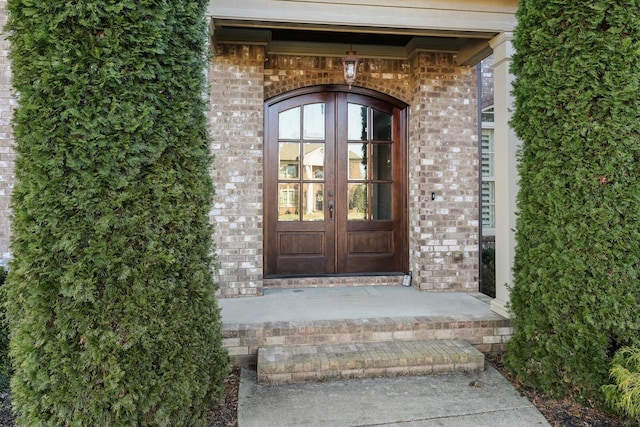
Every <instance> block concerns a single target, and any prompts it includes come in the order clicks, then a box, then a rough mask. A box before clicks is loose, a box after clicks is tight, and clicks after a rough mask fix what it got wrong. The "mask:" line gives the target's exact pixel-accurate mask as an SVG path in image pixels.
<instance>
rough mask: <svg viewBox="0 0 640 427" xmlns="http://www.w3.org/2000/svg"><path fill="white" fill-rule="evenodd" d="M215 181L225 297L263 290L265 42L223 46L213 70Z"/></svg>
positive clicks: (215, 214) (216, 234) (217, 238)
mask: <svg viewBox="0 0 640 427" xmlns="http://www.w3.org/2000/svg"><path fill="white" fill-rule="evenodd" d="M210 83H211V90H212V92H211V111H210V125H211V126H210V127H211V138H212V147H211V149H212V153H213V155H214V156H215V159H214V162H213V171H212V177H213V180H214V183H215V186H216V195H215V197H214V201H213V210H212V211H211V219H212V221H213V223H214V224H215V232H214V241H215V243H216V246H217V253H218V259H219V264H220V268H219V277H218V280H219V284H220V291H219V293H220V295H221V296H222V297H232V296H244V295H260V294H261V293H262V274H263V273H262V272H263V243H262V241H263V237H262V224H263V194H262V188H263V185H262V184H263V123H264V118H263V116H264V112H263V108H264V107H263V101H264V47H262V46H255V45H221V46H219V47H218V52H217V56H215V57H214V58H213V60H212V64H211V71H210Z"/></svg>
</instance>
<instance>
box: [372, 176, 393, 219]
mask: <svg viewBox="0 0 640 427" xmlns="http://www.w3.org/2000/svg"><path fill="white" fill-rule="evenodd" d="M371 211H372V212H371V214H372V217H373V218H372V219H374V220H390V219H391V184H373V194H372V197H371Z"/></svg>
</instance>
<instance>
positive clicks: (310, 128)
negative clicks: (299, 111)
mask: <svg viewBox="0 0 640 427" xmlns="http://www.w3.org/2000/svg"><path fill="white" fill-rule="evenodd" d="M303 132H304V139H316V140H323V139H324V104H309V105H305V106H304V130H303Z"/></svg>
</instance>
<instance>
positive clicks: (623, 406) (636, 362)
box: [602, 347, 640, 422]
mask: <svg viewBox="0 0 640 427" xmlns="http://www.w3.org/2000/svg"><path fill="white" fill-rule="evenodd" d="M609 373H610V376H611V378H612V379H613V380H614V381H615V384H607V385H605V386H603V387H602V389H603V391H604V393H605V395H606V399H607V403H608V404H609V405H611V407H612V408H614V409H615V410H617V411H620V412H621V413H624V414H625V415H627V416H629V417H630V418H635V420H636V421H638V422H640V347H634V348H632V347H625V348H622V349H620V350H618V352H617V353H616V354H615V356H614V357H613V361H612V362H611V370H610V371H609Z"/></svg>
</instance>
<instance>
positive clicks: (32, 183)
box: [5, 0, 228, 426]
mask: <svg viewBox="0 0 640 427" xmlns="http://www.w3.org/2000/svg"><path fill="white" fill-rule="evenodd" d="M206 6H207V1H206V0H176V1H171V2H167V1H152V0H121V1H117V0H109V1H104V0H100V1H98V0H86V1H80V2H70V1H67V0H46V1H43V0H8V2H7V10H8V11H9V20H8V24H7V27H6V29H7V30H8V31H9V32H8V37H9V40H10V42H11V47H12V50H11V53H10V59H11V62H12V72H13V74H12V83H13V86H14V88H15V90H16V92H17V94H18V107H17V108H16V110H15V114H14V121H13V129H14V134H15V139H16V152H17V160H16V169H15V173H16V178H17V183H16V185H15V188H14V190H13V195H12V209H13V213H14V218H13V222H12V227H13V228H12V246H11V248H12V251H13V256H14V261H13V262H12V263H11V268H10V271H9V276H8V279H7V283H6V285H5V288H6V297H7V302H6V308H7V315H8V318H9V328H10V332H11V342H10V356H11V358H12V361H13V367H14V369H15V370H14V374H13V376H12V378H11V393H12V400H13V402H14V409H15V412H16V416H17V422H18V424H19V425H29V426H40V425H51V426H70V425H73V426H127V425H129V426H150V425H154V426H155V425H158V426H192V425H201V424H203V423H204V418H205V416H206V413H207V411H208V409H210V408H211V407H212V405H213V404H214V403H215V402H216V401H217V400H218V399H219V398H220V396H221V393H222V388H223V379H224V377H225V376H226V373H227V369H228V356H227V354H226V352H225V351H224V349H223V347H222V345H221V331H220V329H221V327H220V315H219V309H218V307H217V303H216V300H215V297H214V293H215V284H214V282H213V276H212V275H213V267H214V265H215V259H214V257H213V253H214V250H213V247H212V242H211V233H212V228H211V225H210V223H209V216H208V213H209V209H210V204H211V200H212V196H213V185H212V182H211V180H210V177H209V167H210V151H209V141H208V132H207V120H206V116H205V109H206V101H205V99H204V98H203V93H204V90H205V83H206V82H205V76H204V74H203V69H204V67H205V66H206V60H207V57H206V55H207V51H206V40H207V26H206V22H205V19H204V12H205V9H206Z"/></svg>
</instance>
